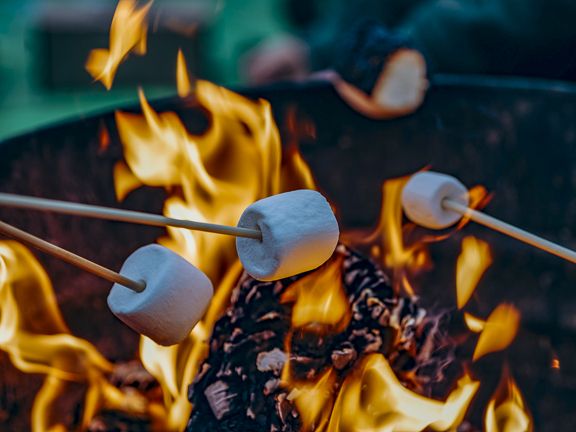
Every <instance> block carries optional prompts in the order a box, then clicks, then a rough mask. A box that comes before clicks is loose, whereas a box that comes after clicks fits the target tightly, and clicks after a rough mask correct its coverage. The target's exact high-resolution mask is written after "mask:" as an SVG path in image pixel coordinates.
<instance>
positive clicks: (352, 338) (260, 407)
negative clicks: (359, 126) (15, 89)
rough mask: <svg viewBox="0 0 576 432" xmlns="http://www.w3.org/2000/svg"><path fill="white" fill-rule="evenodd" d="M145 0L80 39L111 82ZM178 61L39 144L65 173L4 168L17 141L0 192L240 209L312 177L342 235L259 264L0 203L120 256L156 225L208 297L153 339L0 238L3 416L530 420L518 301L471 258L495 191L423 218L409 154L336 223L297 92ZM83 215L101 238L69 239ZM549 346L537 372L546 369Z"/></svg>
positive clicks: (529, 423) (216, 212) (177, 420)
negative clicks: (98, 39)
mask: <svg viewBox="0 0 576 432" xmlns="http://www.w3.org/2000/svg"><path fill="white" fill-rule="evenodd" d="M148 12H149V6H145V7H143V8H139V7H137V6H136V5H135V3H134V2H132V1H128V0H126V1H121V2H120V4H119V7H118V10H117V14H116V15H115V18H114V22H113V24H112V28H111V34H110V37H111V40H110V47H109V48H107V49H99V50H97V51H94V52H93V53H92V54H91V56H90V57H89V60H88V64H87V69H88V71H89V72H90V74H91V75H92V76H93V77H94V78H95V79H96V80H98V81H101V82H102V84H104V85H105V86H106V87H107V88H110V87H111V86H112V85H113V81H114V74H115V71H116V70H117V69H118V67H121V62H122V60H123V59H124V58H125V57H126V56H127V55H132V54H138V55H145V51H146V37H147V31H146V29H147V23H146V16H147V14H148ZM123 26H126V28H128V29H129V30H130V31H119V29H120V28H123ZM175 63H176V65H177V70H176V74H175V75H176V81H177V89H178V95H179V100H178V103H179V104H180V105H179V108H178V109H177V110H170V109H163V108H162V107H161V106H160V107H158V106H157V105H156V104H154V103H150V102H149V101H148V100H147V98H146V95H145V92H144V91H143V90H141V91H140V93H139V98H140V106H139V108H138V109H132V110H118V111H116V112H115V113H114V115H113V116H112V115H110V116H109V117H108V118H107V119H106V120H104V121H103V120H102V119H101V118H99V119H95V120H94V122H93V126H94V127H92V128H90V130H91V131H92V132H97V133H94V135H93V136H91V137H90V139H91V141H90V145H89V146H87V147H84V148H81V147H78V148H76V147H75V148H74V149H73V150H72V149H71V147H64V149H68V150H69V152H66V151H64V152H63V153H61V152H57V153H54V154H48V155H47V156H46V157H48V158H52V159H51V160H53V161H64V160H66V161H67V162H62V163H68V162H69V160H67V159H65V158H70V157H71V158H76V159H77V160H83V162H82V163H84V165H83V166H82V168H81V169H79V172H76V173H74V176H73V177H72V175H71V174H70V175H71V177H70V178H74V180H73V181H70V180H69V179H68V178H67V177H66V176H67V175H68V174H69V173H66V174H63V178H62V179H61V180H58V181H55V180H50V182H49V184H45V185H43V184H42V181H43V179H42V178H40V179H38V178H34V179H33V180H34V182H33V184H34V186H33V187H30V184H31V183H26V182H25V181H22V182H20V183H18V181H17V180H18V179H19V178H21V175H22V172H23V170H26V169H27V167H26V163H27V162H30V161H31V160H32V159H31V156H27V155H26V154H24V156H18V157H16V158H15V159H14V160H16V161H17V162H15V163H14V164H11V163H10V162H7V161H2V164H1V165H2V169H3V170H5V171H6V172H8V168H10V172H11V173H15V174H14V175H15V177H14V178H10V177H6V178H7V179H8V180H6V181H1V180H3V179H0V184H3V185H6V186H5V187H4V186H3V190H2V192H10V193H15V194H22V195H31V194H32V195H41V196H42V197H45V198H58V199H66V200H67V201H74V202H79V201H82V200H84V201H85V202H88V201H90V202H93V203H95V204H100V205H105V206H107V207H115V208H124V209H131V210H138V211H142V212H147V213H156V214H160V213H161V214H162V215H163V216H164V217H166V218H171V219H177V220H188V221H196V222H199V223H206V224H215V225H219V226H232V227H235V226H236V225H237V223H238V221H239V220H240V219H241V216H242V214H243V212H244V211H245V209H247V208H249V207H250V206H251V205H253V204H254V203H255V202H258V201H260V200H263V199H266V198H268V197H271V196H279V194H281V193H286V192H291V191H296V190H303V189H306V190H314V191H320V192H322V193H324V194H325V196H326V197H327V198H328V199H329V201H331V203H332V204H333V210H334V212H335V214H336V215H337V217H338V219H339V222H340V230H341V233H340V239H339V244H338V246H337V247H336V250H335V251H334V253H333V254H332V255H331V257H330V258H329V259H328V260H327V261H326V262H325V263H324V264H322V265H320V266H318V265H311V266H310V269H309V270H308V271H306V272H301V271H300V272H298V274H293V275H290V276H289V277H282V278H273V280H260V279H261V278H256V277H257V276H256V277H255V275H253V274H252V272H251V271H249V269H248V266H246V265H245V263H244V261H243V262H240V260H239V258H238V253H237V248H236V240H235V239H234V237H232V236H227V235H221V234H215V233H211V232H203V231H197V230H190V229H185V228H179V227H174V226H168V227H166V228H165V229H164V228H157V227H156V228H142V227H134V226H130V225H127V224H121V223H117V222H104V221H100V220H80V221H78V220H77V219H76V218H74V217H70V216H56V215H53V214H50V215H44V216H38V213H32V211H30V210H21V209H20V210H18V209H3V210H2V213H1V218H2V220H3V221H6V222H7V223H11V224H12V223H13V224H14V225H16V226H19V227H20V228H27V229H28V230H29V231H31V232H33V233H34V234H35V235H37V236H38V237H42V238H45V239H46V240H49V241H51V242H54V243H57V244H58V246H60V247H62V248H64V249H70V250H73V251H79V253H80V252H82V253H81V254H82V255H84V256H86V257H87V258H88V259H89V260H91V261H95V262H98V263H100V264H102V265H103V266H105V267H106V268H112V269H115V270H118V269H119V267H120V264H121V263H122V261H123V260H124V259H126V257H127V256H128V255H129V254H130V253H131V252H133V251H134V250H135V249H137V248H138V247H139V246H142V245H144V244H146V243H151V242H157V243H159V244H160V245H162V246H164V247H165V248H167V249H169V250H170V251H172V252H174V253H176V254H178V255H179V256H180V257H182V258H184V259H185V260H186V261H187V262H188V263H189V264H192V265H193V266H195V267H196V268H198V269H199V270H201V272H203V273H204V274H205V275H206V276H207V277H208V278H209V280H210V281H211V283H212V285H213V287H214V295H213V297H212V298H211V299H210V301H209V302H208V305H207V307H206V309H205V310H204V311H203V314H202V316H201V318H200V320H199V321H198V322H197V323H196V325H195V326H194V327H193V329H192V330H191V331H190V332H189V334H187V336H185V337H184V340H182V341H181V342H179V343H178V344H174V345H171V346H162V345H160V344H158V343H157V342H155V341H154V340H152V339H151V338H149V337H146V336H136V335H135V334H134V333H133V332H132V331H131V330H129V329H128V328H127V327H126V326H125V325H124V324H123V323H121V322H120V321H118V320H116V319H115V318H114V317H113V315H112V314H111V313H110V312H109V311H108V310H107V309H104V308H103V304H104V301H105V300H103V299H105V298H106V295H107V290H106V287H108V288H110V287H109V284H108V283H107V282H105V281H100V280H98V279H96V278H93V277H92V276H88V275H85V274H82V273H80V271H79V270H77V269H75V268H73V267H69V266H67V265H65V264H61V263H59V262H58V261H56V260H55V259H54V258H51V257H47V256H45V255H44V254H38V255H37V254H35V253H34V252H33V251H32V250H31V249H29V248H27V247H26V246H25V245H23V244H22V243H20V242H18V241H15V240H9V239H4V238H3V239H1V240H0V349H2V351H3V352H5V353H6V356H5V358H2V357H0V361H2V365H3V366H4V365H5V366H6V368H7V369H6V370H5V372H2V373H3V374H4V375H5V376H6V386H10V385H18V384H20V385H21V386H22V388H25V387H26V390H25V391H26V392H28V393H29V394H28V396H27V399H26V400H27V402H26V403H29V404H30V406H29V409H28V407H26V408H24V407H25V405H23V407H20V408H18V409H19V410H20V413H19V414H18V417H19V419H18V420H15V419H14V416H16V414H15V412H16V411H17V410H16V408H14V407H13V406H11V405H9V404H7V408H6V409H4V408H2V411H0V416H1V415H6V416H8V417H7V420H8V421H10V422H12V423H11V425H13V426H11V427H12V428H26V427H31V428H32V429H33V430H37V431H44V430H69V429H78V430H89V431H103V430H158V431H180V430H189V431H196V430H221V431H244V430H263V431H264V430H270V431H296V430H298V431H300V430H302V431H420V430H434V431H449V430H462V431H474V430H487V431H490V432H496V431H530V430H532V429H533V428H534V423H535V420H534V419H533V417H532V414H531V411H532V407H531V406H530V403H529V401H528V400H527V398H526V396H525V395H524V394H523V392H524V389H523V388H522V385H521V383H520V381H519V380H517V377H516V375H517V371H516V367H515V364H514V362H513V361H512V360H513V359H514V357H513V356H509V355H508V352H509V351H510V350H512V349H513V347H514V344H515V343H516V339H517V338H518V337H520V336H519V334H520V333H521V331H522V326H521V324H522V317H521V314H520V308H519V307H518V305H516V304H515V301H514V298H512V297H510V296H502V299H501V300H500V299H499V300H498V301H497V302H492V301H490V302H483V301H482V297H483V295H484V292H483V290H482V288H484V285H485V283H486V282H487V281H486V280H485V279H486V278H485V274H487V273H489V272H490V271H491V269H492V267H494V266H496V265H497V263H498V258H499V256H500V255H501V254H500V255H499V256H496V254H494V256H493V252H492V250H491V246H490V243H492V239H493V238H494V237H491V235H487V236H481V235H480V234H479V233H483V232H484V233H485V232H486V231H478V232H476V231H473V230H474V228H473V227H472V223H471V220H477V216H475V215H477V213H475V212H478V213H479V211H480V210H483V209H484V207H486V206H487V205H488V203H489V201H490V199H491V198H492V196H491V195H489V194H488V192H487V190H486V189H485V188H484V187H482V186H475V187H473V188H471V189H469V190H468V189H466V193H467V196H468V197H469V200H468V201H467V202H466V203H465V205H464V204H462V203H460V205H461V206H462V205H464V207H466V208H467V210H464V211H463V212H462V214H458V217H457V218H455V219H454V220H452V221H450V223H448V224H447V226H442V227H428V228H426V227H424V226H422V224H421V223H419V221H417V220H416V219H417V218H415V217H414V216H413V214H410V211H408V210H407V209H406V199H405V197H404V196H403V194H405V193H406V191H409V190H410V185H411V184H412V183H411V182H412V181H414V179H415V178H418V175H422V174H425V175H436V174H435V173H433V172H432V171H431V170H430V169H428V168H426V167H424V168H423V169H422V167H420V168H421V169H420V170H416V169H415V170H411V171H408V172H405V173H404V174H406V175H404V176H396V177H395V178H388V179H386V180H385V181H384V182H383V183H382V185H381V202H382V205H381V208H380V216H379V219H378V220H374V221H373V223H372V226H373V228H370V229H366V228H365V226H364V227H361V226H362V225H366V224H355V223H347V222H348V221H349V218H348V217H347V216H346V215H347V214H349V212H350V211H351V210H350V208H347V207H346V206H341V205H339V204H336V203H335V202H333V201H332V200H331V199H330V198H331V194H332V189H333V187H334V185H338V184H339V182H341V181H342V180H339V179H338V180H335V181H334V183H333V184H332V186H331V187H330V188H326V189H325V188H324V186H323V183H322V182H321V181H316V180H315V177H316V173H317V172H319V173H321V172H326V170H329V169H330V167H329V161H328V160H321V161H318V160H316V164H320V165H322V167H321V168H319V169H318V170H316V167H313V166H312V164H309V163H308V162H307V158H306V157H305V156H304V155H303V154H302V153H301V152H300V149H299V145H300V144H301V143H302V142H307V141H315V140H317V139H318V133H319V130H323V131H324V132H325V131H327V130H328V131H329V130H330V128H326V125H323V124H322V122H317V123H316V122H314V121H312V120H311V119H310V118H309V117H307V116H306V115H305V114H303V113H302V112H300V111H299V109H298V107H297V106H295V105H294V104H288V105H289V106H288V108H287V109H285V110H284V111H282V112H281V115H280V116H278V113H277V112H276V113H275V112H274V111H273V106H274V100H273V98H271V100H272V103H270V102H268V101H266V100H265V99H261V98H249V97H246V96H243V95H240V94H239V93H236V92H233V91H231V90H228V89H225V88H223V87H220V86H217V85H215V84H212V83H210V82H207V81H202V80H196V79H194V77H190V76H189V74H188V72H187V68H186V60H185V58H184V56H183V55H182V54H181V53H180V54H179V56H178V59H175ZM160 105H161V104H160ZM345 109H349V108H347V107H346V108H345ZM275 114H276V117H275ZM372 125H373V127H375V125H376V122H375V123H372ZM69 133H79V134H83V133H84V131H83V130H80V129H78V130H76V131H75V130H70V132H69ZM34 145H37V144H34ZM64 145H65V146H66V144H64ZM27 158H28V159H27ZM62 158H64V159H62ZM30 163H32V164H33V163H34V162H30ZM432 168H435V167H432ZM84 170H88V171H86V172H88V173H89V174H90V175H91V176H92V177H94V179H98V181H101V183H100V184H98V185H96V184H95V185H92V186H89V187H92V188H94V189H91V190H92V191H93V193H92V192H88V193H86V192H85V191H82V189H79V188H83V187H86V185H80V186H79V185H78V184H76V183H75V180H77V179H80V178H82V175H83V171H84ZM350 175H351V176H353V175H358V173H353V172H351V173H350ZM103 176H105V178H103ZM101 177H102V178H101ZM14 179H16V180H14ZM91 180H92V178H91ZM94 181H95V182H96V180H94ZM344 181H345V180H344ZM450 181H452V180H450ZM68 183H70V188H69V189H67V190H61V189H63V188H65V187H66V186H67V185H68ZM428 184H430V183H428ZM38 185H42V187H45V189H34V188H35V187H39V186H38ZM329 189H330V190H329ZM495 193H496V196H497V194H498V191H496V192H495ZM91 194H92V195H91ZM102 197H105V198H102ZM378 199H380V197H379V196H373V197H372V201H377V200H378ZM349 202H353V199H352V200H351V201H349ZM362 217H366V216H365V215H363V216H362ZM39 221H40V222H39ZM431 228H441V229H440V230H438V229H431ZM471 231H473V232H471ZM56 233H57V234H56ZM84 233H86V234H85V235H86V236H87V237H89V238H90V240H91V241H97V242H98V243H89V242H88V243H89V244H88V243H86V242H87V240H81V239H82V238H83V234H84ZM484 238H489V239H490V241H486V240H485V239H484ZM506 241H507V242H510V243H513V242H514V241H513V240H511V239H510V240H506ZM495 243H496V242H495ZM514 244H516V243H514ZM447 248H451V251H452V252H451V253H446V252H443V250H446V249H447ZM454 251H456V253H454ZM438 256H439V257H440V258H439V259H438V262H439V263H438V262H437V260H436V259H434V258H438ZM537 256H538V257H541V256H542V255H540V254H538V255H537ZM324 261H325V260H324ZM243 264H244V265H243ZM245 267H246V270H248V271H245ZM439 268H440V269H442V271H443V272H444V274H441V273H439V272H438V271H437V269H439ZM251 274H252V276H251ZM496 280H497V279H496ZM490 282H491V283H494V279H491V280H490ZM502 283H503V284H504V283H505V282H502ZM69 287H70V288H69ZM430 287H437V288H436V290H435V291H434V290H433V288H430ZM495 289H499V288H498V287H497V288H495ZM502 289H503V288H502ZM63 292H66V296H68V297H67V298H64V299H63V298H62V295H63V294H61V293H63ZM59 293H60V294H59ZM433 293H441V294H440V295H439V296H438V297H437V298H435V294H433ZM83 299H86V305H85V306H83V309H82V312H81V313H80V314H78V313H71V312H70V311H67V313H66V314H64V313H63V312H62V311H61V303H63V302H70V304H74V302H80V303H82V302H83ZM96 299H97V300H96ZM90 302H94V305H95V307H91V306H90ZM488 305H489V306H488ZM69 321H71V322H72V323H71V324H70V323H69ZM137 337H139V341H138V342H137V345H138V349H137V352H134V348H135V345H136V342H135V341H136V338H137ZM529 346H530V347H534V345H529ZM542 349H543V350H545V351H546V354H545V355H544V356H547V355H548V354H549V353H550V352H552V351H553V348H552V347H551V346H547V347H544V348H542ZM519 352H522V353H524V354H523V355H525V351H522V350H520V351H519ZM552 357H553V358H551V359H550V362H549V364H547V369H548V370H549V372H550V374H554V373H555V372H556V371H558V370H560V367H561V364H560V359H559V358H558V357H557V356H556V354H555V353H553V355H552ZM28 377H32V378H30V379H33V381H26V380H27V379H28ZM38 377H41V379H38ZM530 390H531V391H533V389H530ZM0 397H3V398H4V399H6V400H7V401H8V399H10V395H7V396H0ZM16 399H18V400H24V399H25V398H16ZM13 403H16V402H13ZM22 403H24V402H22ZM26 409H27V410H28V412H25V411H26ZM5 413H7V414H5Z"/></svg>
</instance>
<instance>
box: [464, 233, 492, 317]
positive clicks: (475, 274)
mask: <svg viewBox="0 0 576 432" xmlns="http://www.w3.org/2000/svg"><path fill="white" fill-rule="evenodd" d="M490 264H492V256H491V254H490V246H488V243H486V242H484V241H482V240H479V239H477V238H475V237H472V236H469V237H465V238H464V239H463V240H462V252H461V253H460V256H459V257H458V262H457V265H456V297H457V301H458V309H462V308H463V307H464V306H465V305H466V303H468V300H470V297H471V296H472V294H473V293H474V290H476V287H477V286H478V282H480V278H482V275H483V274H484V272H485V271H486V269H487V268H488V267H490Z"/></svg>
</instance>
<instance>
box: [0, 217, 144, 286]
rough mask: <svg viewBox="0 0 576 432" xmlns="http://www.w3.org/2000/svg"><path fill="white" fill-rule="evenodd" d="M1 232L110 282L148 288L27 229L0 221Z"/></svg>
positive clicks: (140, 282)
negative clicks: (28, 231)
mask: <svg viewBox="0 0 576 432" xmlns="http://www.w3.org/2000/svg"><path fill="white" fill-rule="evenodd" d="M0 233H2V234H5V235H6V236H8V237H11V238H13V239H16V240H19V241H21V242H22V243H25V244H27V245H29V246H32V247H34V248H36V249H39V250H41V251H42V252H46V253H47V254H50V255H52V256H55V257H56V258H59V259H61V260H63V261H66V262H67V263H69V264H72V265H75V266H76V267H79V268H81V269H82V270H86V271H88V272H90V273H92V274H94V275H96V276H100V277H101V278H104V279H106V280H108V281H110V282H113V283H119V284H120V285H123V286H125V287H126V288H130V289H131V290H133V291H136V292H142V291H144V289H145V288H146V284H145V283H144V282H142V281H135V280H133V279H130V278H127V277H126V276H122V275H121V274H120V273H116V272H115V271H112V270H110V269H108V268H106V267H102V266H101V265H100V264H96V263H95V262H92V261H90V260H88V259H86V258H83V257H81V256H79V255H76V254H74V253H72V252H70V251H68V250H66V249H63V248H61V247H59V246H56V245H55V244H52V243H50V242H47V241H46V240H42V239H41V238H39V237H36V236H34V235H32V234H30V233H27V232H26V231H22V230H21V229H18V228H16V227H14V226H12V225H9V224H7V223H5V222H2V221H0Z"/></svg>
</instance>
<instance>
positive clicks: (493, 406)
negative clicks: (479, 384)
mask: <svg viewBox="0 0 576 432" xmlns="http://www.w3.org/2000/svg"><path fill="white" fill-rule="evenodd" d="M484 423H485V428H486V429H485V430H486V432H531V431H532V430H533V424H532V418H531V416H530V413H529V412H528V410H527V409H526V405H525V402H524V400H523V398H522V394H521V393H520V390H519V389H518V386H517V385H516V383H515V382H514V380H513V379H512V378H511V377H510V374H509V372H508V368H505V369H504V373H503V376H502V379H501V380H500V384H499V386H498V389H497V390H496V392H495V393H494V396H492V399H491V400H490V403H489V404H488V407H487V409H486V415H485V417H484Z"/></svg>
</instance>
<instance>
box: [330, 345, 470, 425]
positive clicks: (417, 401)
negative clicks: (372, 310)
mask: <svg viewBox="0 0 576 432" xmlns="http://www.w3.org/2000/svg"><path fill="white" fill-rule="evenodd" d="M479 384H480V383H479V382H477V381H473V380H472V379H471V378H470V377H469V376H468V375H465V376H464V377H462V378H461V379H460V380H459V381H458V385H457V387H456V389H455V390H453V391H452V392H451V393H450V395H449V396H448V398H447V399H446V401H445V402H440V401H436V400H433V399H429V398H426V397H424V396H421V395H419V394H417V393H414V392H412V391H410V390H408V389H406V388H405V387H404V386H403V385H402V383H400V382H399V381H398V379H397V378H396V376H395V375H394V372H393V371H392V369H391V368H390V365H389V364H388V361H387V360H386V359H385V358H384V356H382V355H379V354H373V355H370V356H368V357H366V358H365V359H364V361H363V362H362V364H361V365H360V366H359V367H358V369H356V370H355V371H354V372H353V373H352V374H351V375H350V376H349V377H348V378H347V379H346V381H345V382H344V384H343V385H342V388H341V390H340V393H339V395H338V398H337V400H336V404H335V405H334V409H333V412H332V416H331V418H330V423H329V426H328V428H327V431H330V432H338V431H349V432H352V431H357V432H361V431H362V432H369V431H370V432H377V431H391V432H392V431H397V432H400V431H421V430H424V429H425V428H427V427H429V428H431V429H433V430H436V431H446V430H451V429H453V428H454V427H456V426H457V425H458V424H460V422H461V421H462V419H463V418H464V415H465V414H466V410H467V408H468V405H469V404H470V401H471V400H472V398H473V397H474V395H475V394H476V390H477V389H478V386H479Z"/></svg>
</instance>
